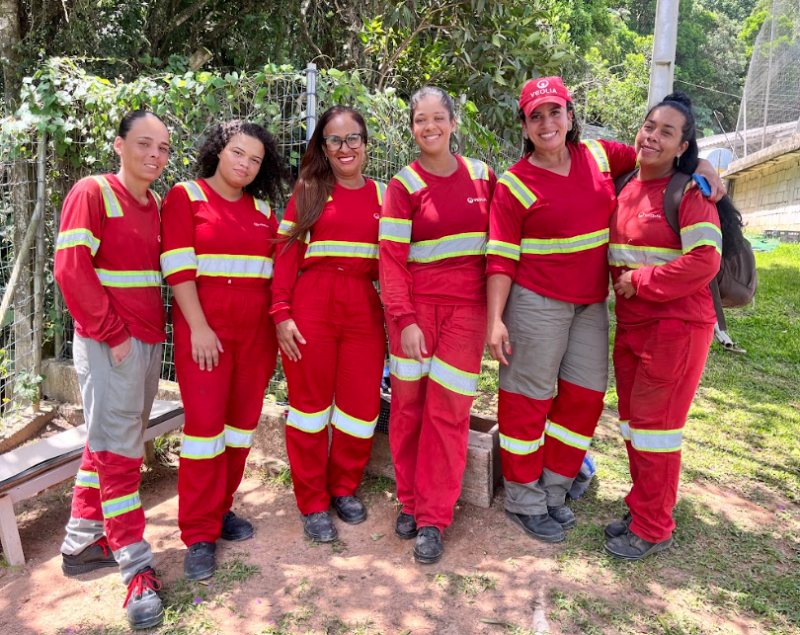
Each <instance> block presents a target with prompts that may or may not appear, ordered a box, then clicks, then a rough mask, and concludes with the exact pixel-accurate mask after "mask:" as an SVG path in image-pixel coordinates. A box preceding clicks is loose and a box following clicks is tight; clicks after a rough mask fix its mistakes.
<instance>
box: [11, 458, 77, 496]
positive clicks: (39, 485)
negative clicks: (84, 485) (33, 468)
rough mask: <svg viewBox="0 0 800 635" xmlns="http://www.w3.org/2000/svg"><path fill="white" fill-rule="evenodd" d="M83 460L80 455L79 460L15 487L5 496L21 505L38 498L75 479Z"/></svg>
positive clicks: (75, 459) (57, 467)
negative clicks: (33, 497)
mask: <svg viewBox="0 0 800 635" xmlns="http://www.w3.org/2000/svg"><path fill="white" fill-rule="evenodd" d="M81 460H82V458H81V456H80V455H78V457H77V458H74V459H72V460H71V461H69V462H67V463H62V464H61V465H58V466H56V467H54V468H52V469H50V470H47V471H45V472H42V473H41V474H38V475H37V476H34V477H33V478H31V479H29V480H27V481H23V482H21V483H19V484H17V485H15V486H14V487H12V488H11V489H9V490H8V491H7V492H5V493H4V494H3V496H8V497H9V498H11V501H12V502H14V503H19V502H20V501H24V500H25V499H27V498H31V497H32V496H36V495H37V494H40V493H41V492H43V491H45V490H47V489H50V488H51V487H55V486H56V485H58V484H59V483H63V482H64V481H68V480H69V479H71V478H75V475H76V474H77V473H78V468H79V467H80V466H81Z"/></svg>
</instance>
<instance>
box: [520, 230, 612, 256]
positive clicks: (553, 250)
mask: <svg viewBox="0 0 800 635" xmlns="http://www.w3.org/2000/svg"><path fill="white" fill-rule="evenodd" d="M607 243H608V230H607V229H601V230H599V231H596V232H591V233H590V234H581V235H580V236H573V237H571V238H523V240H522V245H521V248H522V253H523V254H542V255H546V254H571V253H574V252H576V251H587V250H589V249H594V248H595V247H601V246H603V245H605V244H607Z"/></svg>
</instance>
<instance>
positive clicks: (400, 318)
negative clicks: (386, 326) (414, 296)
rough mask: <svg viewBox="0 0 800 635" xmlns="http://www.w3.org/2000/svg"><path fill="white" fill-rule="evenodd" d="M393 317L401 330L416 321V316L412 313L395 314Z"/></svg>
mask: <svg viewBox="0 0 800 635" xmlns="http://www.w3.org/2000/svg"><path fill="white" fill-rule="evenodd" d="M393 317H394V320H395V322H397V326H398V327H399V328H400V330H401V331H402V330H403V329H404V328H406V327H407V326H411V325H412V324H416V323H417V316H416V315H414V314H413V313H406V314H405V315H397V316H393Z"/></svg>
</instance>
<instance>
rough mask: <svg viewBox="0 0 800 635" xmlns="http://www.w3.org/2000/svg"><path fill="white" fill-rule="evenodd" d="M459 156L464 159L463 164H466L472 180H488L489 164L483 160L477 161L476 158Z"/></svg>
mask: <svg viewBox="0 0 800 635" xmlns="http://www.w3.org/2000/svg"><path fill="white" fill-rule="evenodd" d="M461 158H462V160H463V161H464V165H466V166H467V171H468V172H469V176H470V178H471V179H472V180H473V181H479V180H480V181H488V180H489V166H488V165H486V164H485V163H484V162H483V161H479V160H478V159H469V158H467V157H461Z"/></svg>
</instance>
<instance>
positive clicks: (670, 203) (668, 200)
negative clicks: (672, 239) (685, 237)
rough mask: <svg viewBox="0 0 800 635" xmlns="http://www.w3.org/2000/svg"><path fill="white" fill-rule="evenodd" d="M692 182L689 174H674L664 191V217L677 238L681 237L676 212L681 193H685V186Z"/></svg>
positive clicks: (681, 197)
mask: <svg viewBox="0 0 800 635" xmlns="http://www.w3.org/2000/svg"><path fill="white" fill-rule="evenodd" d="M691 181H692V175H691V174H684V173H683V172H676V173H675V174H673V175H672V178H671V179H670V180H669V184H668V185H667V189H666V190H665V191H664V216H665V217H666V219H667V223H669V226H670V227H672V231H674V232H675V233H676V234H678V236H680V235H681V224H680V222H678V210H679V209H680V207H681V201H682V200H683V193H684V192H685V191H686V186H687V185H689V183H691Z"/></svg>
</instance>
